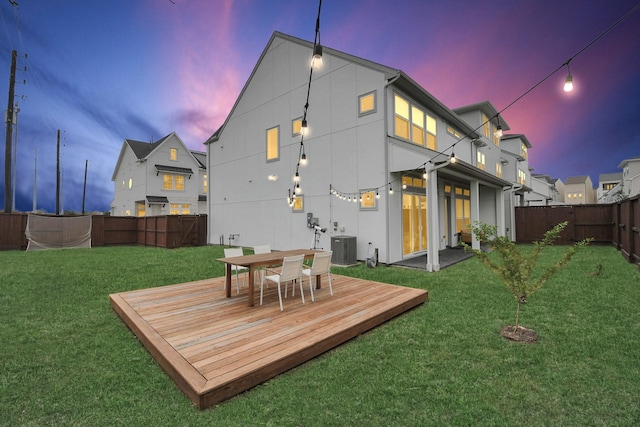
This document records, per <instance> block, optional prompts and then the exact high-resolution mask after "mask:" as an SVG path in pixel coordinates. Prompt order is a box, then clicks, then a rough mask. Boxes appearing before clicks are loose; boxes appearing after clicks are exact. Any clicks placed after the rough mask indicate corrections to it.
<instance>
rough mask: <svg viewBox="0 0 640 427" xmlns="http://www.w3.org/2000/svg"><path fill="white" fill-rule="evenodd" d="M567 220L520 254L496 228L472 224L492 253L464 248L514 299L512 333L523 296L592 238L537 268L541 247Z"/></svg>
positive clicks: (560, 266)
mask: <svg viewBox="0 0 640 427" xmlns="http://www.w3.org/2000/svg"><path fill="white" fill-rule="evenodd" d="M567 224H568V222H567V221H565V222H561V223H560V224H558V225H556V226H555V227H553V228H552V229H551V230H549V231H547V232H546V233H545V234H544V238H543V239H542V240H541V241H538V242H534V243H533V250H531V252H530V253H529V252H527V253H524V252H523V251H522V250H521V248H518V246H517V245H516V244H515V243H514V242H512V241H511V239H510V238H508V237H506V236H498V235H497V227H496V226H494V225H487V224H484V223H480V222H476V223H474V224H472V226H471V231H472V232H473V234H474V236H475V237H476V239H478V240H480V241H481V242H482V243H483V244H486V245H487V246H489V247H490V248H492V249H493V251H492V253H488V252H485V251H481V250H477V249H471V247H470V246H468V245H466V244H465V245H464V246H465V250H471V251H473V252H474V253H475V254H476V255H477V256H478V258H479V259H480V261H481V262H482V263H483V264H484V265H485V266H487V267H488V268H489V269H491V270H492V271H493V272H495V273H496V274H497V275H498V276H499V277H500V279H502V281H503V282H504V284H505V285H506V287H507V289H509V291H510V292H511V293H512V294H513V296H514V297H515V299H516V324H515V326H514V328H513V332H514V333H517V332H518V328H519V327H520V325H519V322H520V305H521V304H522V303H524V302H526V301H527V297H528V296H530V295H531V294H533V293H534V292H535V291H537V290H538V289H540V288H541V287H542V285H544V284H545V283H546V282H547V280H549V278H550V277H551V276H553V274H554V273H556V272H557V271H558V270H559V269H561V268H562V267H564V266H565V265H567V263H568V262H569V261H570V260H571V258H572V257H573V256H574V255H575V254H576V252H577V251H578V250H579V249H580V248H582V247H584V246H586V245H588V244H589V243H590V242H591V241H592V240H593V238H587V239H584V240H582V241H580V242H577V243H575V244H574V245H572V246H571V247H569V248H568V249H567V250H566V251H565V252H564V254H563V255H562V256H561V257H560V259H559V260H557V261H556V262H555V263H553V264H551V265H549V266H548V267H546V268H544V269H543V270H542V271H541V272H540V271H538V270H540V268H536V267H537V266H538V260H539V258H540V254H541V252H542V250H543V249H544V248H545V247H547V246H549V245H551V244H553V242H554V241H555V240H556V239H557V238H558V237H559V235H560V233H561V232H562V231H563V230H564V229H565V227H566V226H567Z"/></svg>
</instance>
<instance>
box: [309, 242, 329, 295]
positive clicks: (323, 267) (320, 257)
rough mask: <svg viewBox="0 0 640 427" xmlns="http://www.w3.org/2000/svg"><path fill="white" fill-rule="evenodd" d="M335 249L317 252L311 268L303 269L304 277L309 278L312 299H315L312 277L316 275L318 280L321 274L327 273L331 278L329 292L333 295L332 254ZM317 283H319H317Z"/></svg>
mask: <svg viewBox="0 0 640 427" xmlns="http://www.w3.org/2000/svg"><path fill="white" fill-rule="evenodd" d="M332 254H333V251H326V252H317V253H316V254H315V255H313V263H312V264H311V268H304V269H302V276H303V279H304V277H305V276H306V277H307V279H308V280H309V290H310V291H311V301H315V298H314V297H313V286H312V284H311V277H313V276H316V280H318V277H317V276H319V275H321V274H326V275H327V278H328V280H329V292H330V293H331V296H333V286H332V285H331V255H332ZM316 284H317V283H316Z"/></svg>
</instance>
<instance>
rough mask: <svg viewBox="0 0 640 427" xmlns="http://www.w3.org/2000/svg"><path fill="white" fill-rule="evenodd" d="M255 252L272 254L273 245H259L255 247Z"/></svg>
mask: <svg viewBox="0 0 640 427" xmlns="http://www.w3.org/2000/svg"><path fill="white" fill-rule="evenodd" d="M253 253H254V254H270V253H271V246H269V245H258V246H254V247H253Z"/></svg>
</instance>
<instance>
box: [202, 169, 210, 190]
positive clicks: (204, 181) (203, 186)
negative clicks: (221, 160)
mask: <svg viewBox="0 0 640 427" xmlns="http://www.w3.org/2000/svg"><path fill="white" fill-rule="evenodd" d="M208 185H209V181H208V179H207V174H204V177H202V190H203V191H202V192H203V193H205V194H206V192H207V186H208Z"/></svg>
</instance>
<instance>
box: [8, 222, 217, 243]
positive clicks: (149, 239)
mask: <svg viewBox="0 0 640 427" xmlns="http://www.w3.org/2000/svg"><path fill="white" fill-rule="evenodd" d="M27 218H28V213H12V214H4V213H2V214H0V250H16V249H22V250H26V248H27V243H28V241H27V238H26V236H25V229H26V227H27ZM206 224H207V215H185V216H182V215H167V216H161V217H142V218H138V217H123V216H103V215H93V216H92V217H91V246H94V247H99V246H113V245H136V244H138V245H143V246H158V247H162V248H167V249H173V248H179V247H182V246H204V245H206V244H207V226H206Z"/></svg>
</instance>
